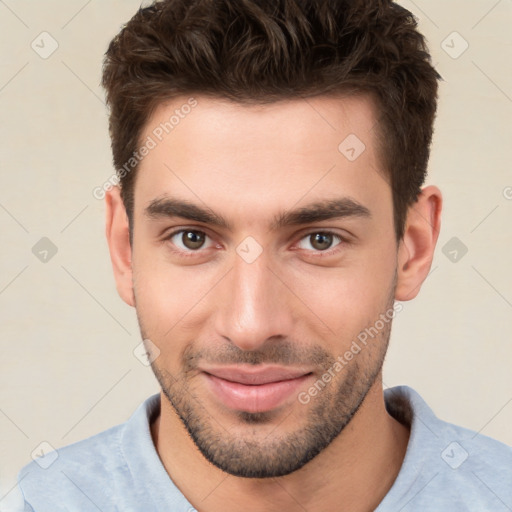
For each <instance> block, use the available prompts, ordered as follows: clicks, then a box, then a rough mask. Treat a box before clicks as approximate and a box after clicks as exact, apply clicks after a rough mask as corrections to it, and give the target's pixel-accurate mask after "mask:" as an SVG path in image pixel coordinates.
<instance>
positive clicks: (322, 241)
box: [310, 233, 332, 251]
mask: <svg viewBox="0 0 512 512" xmlns="http://www.w3.org/2000/svg"><path fill="white" fill-rule="evenodd" d="M310 239H311V245H312V246H313V247H314V248H315V249H318V250H320V251H325V250H326V249H329V247H330V246H331V245H332V235H329V234H328V233H314V234H313V235H311V237H310Z"/></svg>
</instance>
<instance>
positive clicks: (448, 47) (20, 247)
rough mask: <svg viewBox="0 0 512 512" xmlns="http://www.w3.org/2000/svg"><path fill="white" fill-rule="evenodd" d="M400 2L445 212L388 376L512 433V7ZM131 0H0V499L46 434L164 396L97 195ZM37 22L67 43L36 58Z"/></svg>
mask: <svg viewBox="0 0 512 512" xmlns="http://www.w3.org/2000/svg"><path fill="white" fill-rule="evenodd" d="M401 3H402V4H403V5H404V6H405V7H407V8H409V9H410V10H411V11H413V12H414V13H415V14H416V15H417V16H418V18H419V20H420V27H421V29H422V31H423V32H424V33H425V34H426V35H427V37H428V40H429V44H430V48H431V51H432V54H433V59H434V63H435V64H436V65H437V67H438V69H439V71H440V73H441V74H442V75H443V77H444V79H445V81H444V83H443V84H442V86H441V99H440V107H439V115H438V120H437V125H436V127H437V128H436V134H435V141H434V148H433V154H432V158H431V164H430V177H429V180H428V183H434V184H436V185H438V186H439V187H440V188H441V189H442V191H443V193H444V199H445V208H444V216H443V218H444V220H443V226H442V230H441V235H440V240H439V243H438V248H437V250H436V256H435V260H434V263H433V266H432V273H431V275H430V276H429V277H428V279H427V281H426V282H425V284H424V286H423V289H422V291H421V293H420V295H419V297H418V298H417V299H415V300H414V301H412V302H408V303H404V306H405V307H404V311H403V312H402V313H400V314H399V315H398V317H397V318H396V320H395V323H394V328H393V333H392V341H391V349H390V352H389V355H388V358H387V362H386V366H385V374H384V381H385V384H386V385H387V386H393V385H398V384H408V385H410V386H412V387H414V388H415V389H416V390H417V391H419V392H420V394H422V396H423V397H424V398H425V399H426V400H427V402H428V403H429V404H430V406H431V407H432V408H433V410H434V411H435V412H436V413H437V414H438V416H440V417H441V418H443V419H445V420H447V421H450V422H453V423H457V424H460V425H464V426H466V427H469V428H471V429H474V430H476V431H480V432H481V433H482V434H485V435H489V436H491V437H494V438H497V439H499V440H501V441H503V442H505V443H507V444H509V445H512V429H511V428H510V425H511V424H512V375H511V371H510V368H511V362H512V339H511V333H512V270H511V253H512V250H511V247H512V228H511V224H512V222H511V219H512V173H511V170H510V169H511V167H510V165H511V164H510V162H511V161H512V151H511V135H512V130H511V121H512V76H511V67H510V62H511V41H512V40H511V35H510V26H511V22H512V1H511V0H500V1H497V0H472V1H468V0H459V1H453V0H449V1H447V0H414V2H413V1H412V0H403V1H402V2H401ZM138 6H139V2H138V1H135V0H108V1H107V0H101V1H100V0H89V1H85V0H66V1H64V0H52V1H49V0H47V1H35V0H32V1H29V0H5V1H0V48H1V49H2V50H1V51H2V58H1V60H0V112H1V115H2V122H1V124H0V149H1V153H0V158H1V159H0V161H1V174H0V176H1V187H0V226H1V236H2V245H3V250H2V251H0V268H1V272H0V343H1V354H2V358H1V363H0V434H1V435H0V461H1V463H0V510H6V509H7V507H8V503H9V501H10V500H11V499H12V498H13V496H14V492H11V489H12V488H13V485H14V483H15V476H16V474H17V472H18V470H19V469H20V468H21V466H22V465H24V464H26V463H27V462H28V461H29V460H30V457H31V453H32V452H33V451H34V450H35V449H36V448H37V447H38V446H39V444H40V443H41V442H42V441H46V442H49V443H50V444H51V445H52V446H54V447H55V448H58V447H60V446H63V445H65V444H69V443H71V442H74V441H77V440H79V439H83V438H85V437H88V436H90V435H92V434H94V433H96V432H99V431H101V430H104V429H106V428H108V427H110V426H112V425H114V424H116V423H119V422H122V421H124V420H125V419H127V418H128V416H129V415H130V414H131V413H132V412H133V410H134V409H135V408H136V407H137V405H138V404H139V403H140V402H141V401H142V400H144V399H145V398H146V397H147V396H148V395H149V394H152V393H154V392H156V391H157V390H158V387H157V384H156V382H155V381H154V378H153V376H152V373H151V370H150V369H149V368H147V367H145V366H143V365H142V364H141V363H140V362H139V360H138V359H137V358H136V357H134V355H133V352H132V351H133V349H134V348H135V347H136V346H137V345H138V343H139V342H140V338H139V330H138V326H137V322H136V317H135V312H134V311H133V310H132V309H131V308H129V307H128V306H126V305H125V304H124V303H123V302H122V301H121V299H120V298H119V297H118V295H117V292H116V290H115V286H114V280H113V277H112V272H111V266H110V260H109V254H108V250H107V245H106V241H105V237H104V225H103V223H104V205H103V202H102V201H98V200H96V199H95V198H94V197H93V195H92V190H93V188H94V187H96V186H98V185H101V184H102V183H103V182H104V181H105V180H106V179H108V177H109V176H110V175H111V174H112V167H111V155H110V149H109V143H110V141H109V139H108V133H107V117H106V113H105V107H104V104H103V92H102V90H101V89H100V87H99V82H100V71H101V60H102V55H103V53H104V51H105V49H106V47H107V44H108V42H109V41H110V39H111V38H112V37H113V36H114V35H115V34H116V33H117V31H118V30H119V28H120V25H121V24H122V23H123V22H125V21H127V20H128V19H129V18H130V17H131V15H132V14H133V13H134V12H135V10H136V9H137V7H138ZM43 31H46V32H48V33H49V34H51V37H52V38H53V39H55V40H56V41H57V43H58V45H59V46H58V48H57V50H56V51H55V52H54V53H53V54H52V55H51V56H49V57H48V58H46V59H44V58H42V57H41V56H40V54H38V53H37V52H36V51H35V50H34V49H33V48H32V47H31V44H32V42H33V41H35V43H34V46H35V45H36V44H39V46H35V48H37V49H38V51H39V53H41V52H44V51H49V49H51V39H49V36H40V34H41V32H43ZM453 32H457V34H453ZM42 38H46V39H44V40H43V42H41V41H42ZM443 41H444V43H443ZM466 42H467V44H468V45H469V46H468V48H467V49H466V51H464V53H462V54H461V55H458V54H459V53H461V52H462V50H463V49H464V48H465V45H466ZM43 44H44V47H42V46H43ZM450 54H451V55H450ZM454 57H457V58H454ZM507 187H508V188H507ZM42 237H47V238H49V239H50V240H51V241H52V242H53V244H54V245H55V246H56V247H57V250H58V252H57V253H56V254H55V256H53V257H52V258H51V259H49V261H47V262H46V263H44V262H42V261H40V260H39V259H38V258H36V256H35V255H34V254H33V252H32V248H33V246H34V245H35V244H36V243H37V242H38V241H39V240H40V239H41V238H42ZM453 237H457V238H458V239H459V240H460V242H462V243H463V244H464V245H465V246H466V247H467V249H468V252H467V254H465V255H464V256H463V257H461V258H460V259H459V261H456V262H453V261H451V260H450V259H449V257H448V256H450V254H449V251H450V250H452V249H451V248H450V246H448V247H447V248H446V249H445V252H446V253H447V254H448V256H446V255H445V254H444V253H443V247H444V246H445V245H446V244H447V243H448V241H449V240H451V239H452V238H453ZM460 254H461V253H460V252H459V255H460ZM450 257H451V256H450Z"/></svg>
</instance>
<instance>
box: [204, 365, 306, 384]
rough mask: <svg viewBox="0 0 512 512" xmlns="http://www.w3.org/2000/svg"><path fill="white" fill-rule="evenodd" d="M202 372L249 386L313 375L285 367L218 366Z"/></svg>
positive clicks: (206, 368) (205, 368)
mask: <svg viewBox="0 0 512 512" xmlns="http://www.w3.org/2000/svg"><path fill="white" fill-rule="evenodd" d="M201 370H202V371H203V372H205V373H209V374H210V375H213V376H214V377H218V378H220V379H224V380H229V381H231V382H238V383H240V384H248V385H258V384H269V383H271V382H279V381H282V380H291V379H296V378H298V377H303V376H304V375H307V374H309V373H311V372H309V371H307V370H306V371H304V370H303V369H299V368H286V367H283V366H264V367H252V368H247V369H241V368H240V367H234V366H222V367H220V366H217V367H211V368H208V367H204V368H201Z"/></svg>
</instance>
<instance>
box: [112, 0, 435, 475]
mask: <svg viewBox="0 0 512 512" xmlns="http://www.w3.org/2000/svg"><path fill="white" fill-rule="evenodd" d="M438 78H439V75H438V74H437V73H436V71H435V70H434V69H433V67H432V66H431V64H430V58H429V55H428V52H427V49H426V46H425V41H424V38H423V37H422V36H421V34H420V33H418V31H417V30H416V22H415V20H414V17H413V16H412V15H411V13H409V12H408V11H407V10H405V9H404V8H402V7H400V6H398V5H397V4H394V3H392V2H389V1H387V0H372V1H368V0H364V1H362V0H361V1H358V0H354V1H349V0H345V1H344V0H339V1H336V2H335V1H320V0H318V1H312V0H308V1H306V0H305V1H300V0H297V1H293V0H282V1H279V2H275V1H270V0H269V1H266V0H244V1H239V0H218V1H215V2H210V1H204V0H197V1H190V0H169V1H161V2H157V3H155V4H154V5H152V6H150V7H146V8H143V9H140V10H139V11H138V12H137V14H136V15H135V16H134V17H133V18H132V20H131V21H130V22H129V23H128V24H127V25H126V26H125V27H124V28H123V29H122V31H121V32H120V33H119V34H118V35H117V36H116V37H115V38H114V40H113V41H112V43H111V44H110V46H109V49H108V51H107V55H106V60H105V65H104V74H103V85H104V87H105V89H106V92H107V101H108V105H109V107H110V134H111V138H112V150H113V156H114V164H115V167H116V169H117V170H118V174H119V178H120V182H119V187H115V188H113V189H112V190H110V191H109V192H108V193H107V236H108V239H109V246H110V251H111V256H112V261H113V266H114V272H115V276H116V282H117V287H118V291H119V293H120V295H121V296H122V298H123V299H124V300H125V301H126V302H127V303H128V304H130V305H132V306H134V307H135V308H136V311H137V317H138V320H139V325H140V329H141V334H142V336H143V338H144V339H149V340H151V345H152V346H155V347H157V348H158V352H159V356H158V357H157V358H156V359H155V360H154V361H153V363H152V368H153V370H154V372H155V375H156V377H157V378H158V381H159V382H160V385H161V386H162V391H163V393H164V395H165V397H166V399H167V400H168V401H169V404H171V405H172V407H173V408H174V410H175V411H176V413H177V414H178V416H179V417H180V419H181V421H182V422H183V425H184V426H185V427H186V429H187V430H188V432H189V433H190V435H191V436H192V438H193V439H194V441H195V443H196V445H197V447H198V448H199V450H200V451H201V453H202V454H203V455H204V456H205V457H206V458H207V459H208V460H209V461H210V462H212V463H213V464H215V465H217V466H218V467H220V468H221V469H223V470H225V471H227V472H229V473H232V474H234V475H238V476H248V477H268V476H278V475H284V474H287V473H290V472H292V471H295V470H297V469H299V468H300V467H302V466H303V465H304V464H306V463H307V462H308V461H309V460H311V459H312V458H313V457H315V456H316V455H317V454H318V453H320V452H321V451H322V450H323V449H325V448H326V447H327V446H328V445H329V444H330V443H331V442H332V441H333V439H335V438H336V437H337V436H338V435H339V434H340V433H341V432H342V431H343V429H344V428H345V426H346V425H347V424H348V423H349V422H350V421H351V419H352V418H353V417H354V415H355V414H356V413H357V411H358V410H359V408H360V407H361V406H362V404H363V402H364V400H365V397H366V396H367V394H368V393H369V391H370V390H371V389H372V388H374V387H375V386H376V385H377V384H379V379H380V376H381V369H382V364H383V360H384V356H385V353H386V349H387V346H388V341H389V335H390V331H391V323H392V322H391V320H392V318H393V317H394V315H395V313H396V310H397V308H396V306H395V307H394V302H395V300H409V299H411V298H413V297H414V296H415V295H416V294H417V292H418V290H419V287H420V286H421V283H422V282H423V280H424V279H425V278H426V276H427V274H428V270H429V268H430V264H431V261H432V255H433V250H434V247H435V243H436V240H437V234H438V231H439V218H440V204H441V198H440V194H439V192H438V191H437V189H435V188H427V189H424V190H423V191H422V189H421V187H422V185H423V183H424V180H425V177H426V169H427V162H428V156H429V147H430V143H431V138H432V130H433V121H434V116H435V110H436V98H437V80H438ZM179 228H181V231H180V229H179ZM363 333H366V338H365V337H364V334H363ZM363 339H364V342H363ZM358 340H359V342H358ZM354 343H355V345H354ZM348 351H351V352H352V354H353V357H350V359H348V356H347V357H345V358H344V357H343V355H344V354H346V353H347V352H348ZM340 357H341V358H342V359H340ZM347 359H348V360H347ZM221 367H222V368H225V367H229V368H238V369H242V370H244V371H245V370H247V369H249V368H256V369H258V368H267V369H268V368H270V369H271V373H272V371H273V370H272V368H273V369H274V370H275V369H276V368H279V369H280V370H278V371H281V370H282V369H283V368H286V369H288V370H290V371H291V372H292V373H293V375H300V378H298V379H293V380H294V382H293V386H295V387H294V388H293V392H290V393H288V394H286V396H285V397H284V398H282V399H281V400H277V399H276V400H275V401H274V402H275V403H274V402H272V400H270V401H268V400H267V401H266V402H265V404H262V403H258V402H257V400H255V399H251V398H250V397H248V398H247V399H246V400H245V402H243V403H241V402H240V401H235V402H232V401H230V400H229V398H228V399H226V396H228V395H229V396H231V395H230V393H231V392H228V393H227V394H226V393H224V391H225V390H224V391H223V390H222V389H221V388H222V386H224V385H225V382H222V379H221V381H219V380H218V379H216V378H215V375H214V374H215V370H216V369H219V368H221ZM210 371H213V375H214V376H213V379H212V374H211V373H209V372H210ZM326 374H328V375H330V378H329V377H325V375H326ZM319 379H321V380H322V381H323V382H324V383H325V384H326V385H325V386H322V385H321V384H318V381H319ZM219 382H220V384H219ZM315 383H316V389H317V392H316V393H315V392H314V391H311V389H312V386H313V387H315ZM219 386H220V388H219ZM290 386H291V384H290ZM318 388H321V389H318ZM279 396H281V395H279ZM283 396H284V395H283ZM308 397H309V398H308ZM226 400H227V401H226Z"/></svg>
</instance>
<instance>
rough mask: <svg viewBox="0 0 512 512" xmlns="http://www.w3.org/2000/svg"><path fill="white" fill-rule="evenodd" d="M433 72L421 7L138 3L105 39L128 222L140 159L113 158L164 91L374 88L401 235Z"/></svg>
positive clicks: (291, 94)
mask: <svg viewBox="0 0 512 512" xmlns="http://www.w3.org/2000/svg"><path fill="white" fill-rule="evenodd" d="M440 78H441V77H440V76H439V74H438V73H437V72H436V70H435V69H434V68H433V67H432V65H431V59H430V55H429V53H428V50H427V46H426V43H425V39H424V37H423V36H422V35H421V34H420V33H419V32H418V31H417V22H416V19H415V18H414V16H413V15H412V14H411V13H410V12H409V11H407V10H406V9H405V8H403V7H401V6H399V5H397V4H396V3H393V2H391V1H389V0H161V1H157V2H155V3H153V4H152V5H151V6H149V7H145V8H140V9H139V11H138V12H137V13H136V14H135V16H134V17H133V18H132V19H131V20H130V21H129V22H128V23H127V24H126V25H125V26H124V27H123V28H122V30H121V31H120V33H119V34H118V35H117V36H116V37H115V38H114V39H113V40H112V41H111V43H110V45H109V48H108V50H107V52H106V55H105V62H104V67H103V79H102V84H103V86H104V88H105V89H106V98H107V104H108V106H109V107H110V124H109V126H110V136H111V139H112V152H113V160H114V166H115V168H116V169H117V172H118V176H120V179H119V181H120V186H121V195H122V199H123V203H124V206H125V208H126V212H127V215H128V219H129V221H130V234H131V233H132V230H133V194H134V190H133V189H134V182H135V181H134V180H135V176H136V171H137V168H136V166H135V167H134V168H133V170H132V171H131V172H124V173H122V174H121V175H120V174H119V170H120V169H121V168H122V167H123V166H125V164H126V162H127V161H129V160H130V158H132V156H133V154H134V152H136V151H137V150H138V148H139V146H140V143H141V140H140V138H141V133H142V130H143V129H144V127H145V125H146V123H147V121H148V119H149V117H150V115H151V114H152V112H153V110H154V109H155V108H156V106H157V105H158V104H160V103H161V102H162V101H166V100H170V99H173V98H174V97H177V96H183V95H192V94H193V95H199V94H202V95H208V96H213V97H219V98H227V99H229V100H232V101H235V102H239V103H249V104H257V103H261V104H265V103H272V102H275V101H279V100H286V99H292V98H299V97H304V98H307V97H313V96H318V95H328V94H338V93H347V94H356V93H370V94H372V95H373V96H374V97H375V98H376V99H377V105H378V107H379V116H380V117H379V123H378V126H377V130H376V134H377V140H378V141H379V148H380V155H381V159H382V164H383V168H384V170H385V172H386V173H387V178H388V179H389V181H390V184H391V188H392V193H393V212H394V225H395V233H396V237H397V241H399V240H400V239H401V238H402V237H403V233H404V228H405V220H406V216H407V209H408V207H409V206H410V205H411V204H412V203H414V202H415V201H416V200H417V198H418V194H419V193H420V190H421V186H422V185H423V183H424V181H425V177H426V172H427V163H428V158H429V153H430V144H431V140H432V133H433V123H434V118H435V112H436V105H437V89H438V80H439V79H440ZM340 142H341V141H340ZM130 239H131V237H130Z"/></svg>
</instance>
